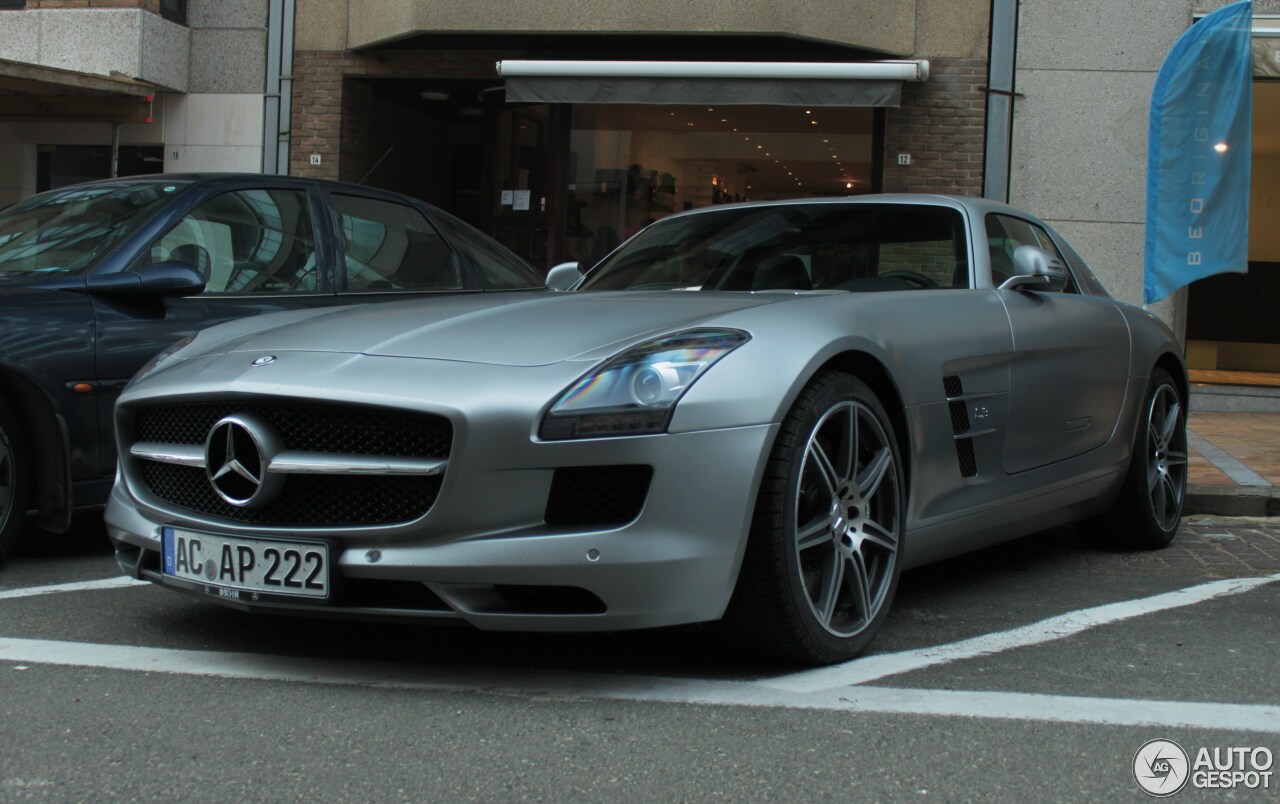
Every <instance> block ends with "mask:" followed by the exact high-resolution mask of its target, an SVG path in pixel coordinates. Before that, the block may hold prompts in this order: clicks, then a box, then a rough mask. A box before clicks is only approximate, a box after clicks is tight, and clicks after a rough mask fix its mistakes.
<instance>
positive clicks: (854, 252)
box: [579, 203, 969, 291]
mask: <svg viewBox="0 0 1280 804" xmlns="http://www.w3.org/2000/svg"><path fill="white" fill-rule="evenodd" d="M965 243H966V239H965V232H964V221H963V218H962V217H961V215H960V212H959V211H958V210H955V209H951V208H949V207H940V206H927V205H914V204H867V203H861V204H834V203H818V204H776V205H760V206H742V207H726V208H724V209H719V210H706V211H700V212H696V213H693V214H691V215H677V216H673V217H671V218H666V219H663V220H661V221H659V222H657V223H655V224H652V225H651V226H649V227H648V228H647V229H645V230H644V231H642V232H640V233H639V234H638V235H636V236H635V237H633V238H632V239H631V240H630V241H628V242H627V243H626V244H624V245H623V246H622V247H621V248H620V249H619V250H618V251H616V252H614V253H613V254H612V255H610V256H609V257H608V258H606V259H605V261H604V262H602V263H601V264H600V265H598V266H597V267H596V268H595V269H594V270H592V271H591V273H589V274H588V275H587V278H586V281H584V282H583V284H582V286H581V287H580V288H579V289H580V290H686V291H690V290H737V291H765V290H787V291H805V290H848V291H877V290H909V289H913V288H937V287H944V288H952V287H961V288H963V287H969V264H968V263H969V261H968V250H967V248H966V246H965Z"/></svg>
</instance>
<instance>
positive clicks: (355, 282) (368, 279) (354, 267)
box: [332, 194, 462, 291]
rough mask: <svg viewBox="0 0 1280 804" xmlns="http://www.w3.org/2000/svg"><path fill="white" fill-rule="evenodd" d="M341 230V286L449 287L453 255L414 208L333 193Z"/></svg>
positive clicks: (458, 281) (456, 282) (455, 271)
mask: <svg viewBox="0 0 1280 804" xmlns="http://www.w3.org/2000/svg"><path fill="white" fill-rule="evenodd" d="M332 203H333V207H334V209H335V210H336V211H337V213H338V225H339V231H341V233H342V245H343V253H344V256H345V263H346V273H347V290H353V291H379V290H454V289H457V288H460V287H462V272H461V271H460V270H459V265H458V258H457V257H456V256H455V255H454V253H453V251H452V250H451V249H450V248H449V246H448V244H447V243H445V242H444V240H443V239H441V237H440V235H439V233H437V232H436V230H435V229H434V228H432V226H431V224H430V222H428V221H427V218H426V216H425V215H423V214H422V213H421V212H420V211H418V210H417V209H414V208H413V207H410V206H406V205H404V204H397V203H394V202H391V201H382V200H380V199H376V198H362V197H360V196H355V195H336V194H335V195H333V196H332Z"/></svg>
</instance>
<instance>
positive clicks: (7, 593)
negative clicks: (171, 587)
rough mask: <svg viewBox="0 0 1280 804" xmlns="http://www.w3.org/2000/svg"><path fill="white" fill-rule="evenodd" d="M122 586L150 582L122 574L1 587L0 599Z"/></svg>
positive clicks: (142, 584) (140, 584)
mask: <svg viewBox="0 0 1280 804" xmlns="http://www.w3.org/2000/svg"><path fill="white" fill-rule="evenodd" d="M121 586H149V584H148V583H147V582H146V581H135V580H134V579H132V578H128V577H126V576H124V575H121V576H119V577H116V578H103V579H102V580H100V581H78V582H76V583H58V584H53V585H51V586H28V587H26V588H24V589H0V600H11V599H13V598H15V597H36V596H38V595H54V594H57V593H59V592H85V591H90V590H94V589H118V588H119V587H121Z"/></svg>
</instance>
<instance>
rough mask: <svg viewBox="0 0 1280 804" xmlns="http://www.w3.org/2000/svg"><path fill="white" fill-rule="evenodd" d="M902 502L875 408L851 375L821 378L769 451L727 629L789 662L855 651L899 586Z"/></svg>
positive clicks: (890, 444) (888, 435) (894, 449)
mask: <svg viewBox="0 0 1280 804" xmlns="http://www.w3.org/2000/svg"><path fill="white" fill-rule="evenodd" d="M905 500H906V492H905V481H904V479H903V472H902V465H901V461H900V459H899V455H898V445H897V440H896V439H895V438H894V432H893V425H892V423H891V422H890V420H889V417H888V415H887V414H886V413H885V410H884V407H883V406H882V405H881V404H880V401H879V400H878V399H877V398H876V396H875V394H874V393H873V392H872V391H871V389H870V388H869V387H868V386H867V385H866V384H865V383H864V382H862V381H861V380H859V379H857V378H856V377H853V376H851V375H849V374H845V373H841V372H830V373H826V374H822V375H819V376H818V377H817V378H815V379H814V380H813V382H811V383H810V384H809V385H808V386H807V387H806V388H805V389H804V391H803V392H802V393H801V395H800V398H799V400H797V402H796V404H795V406H794V407H793V408H792V410H791V411H790V413H788V414H787V417H786V419H784V421H783V423H782V428H781V430H780V431H779V434H778V439H777V441H776V443H775V444H774V447H773V451H772V453H771V454H770V457H769V463H768V466H767V468H766V470H765V476H764V479H763V480H762V483H761V488H760V493H759V496H758V498H757V501H756V510H755V517H754V519H753V522H752V527H751V535H750V539H749V541H748V543H747V552H746V556H745V557H744V559H743V566H742V571H741V574H740V576H739V579H738V584H737V586H736V588H735V590H734V594H733V599H732V600H731V601H730V604H729V613H728V619H729V620H730V622H731V623H733V624H734V625H736V626H737V629H738V631H739V632H740V633H743V634H745V635H746V636H747V637H748V638H749V639H751V641H753V642H755V643H756V644H758V645H760V646H761V647H763V648H765V649H766V650H768V651H770V652H772V653H774V654H777V655H779V656H782V657H784V658H788V659H791V660H795V661H800V662H806V663H815V664H826V663H832V662H838V661H845V660H848V659H852V658H853V657H855V656H857V655H858V654H859V653H861V652H862V651H863V650H864V649H865V648H866V647H867V645H868V644H870V642H871V640H872V638H873V637H874V636H875V634H876V632H877V631H878V630H879V629H880V626H881V625H882V624H883V622H884V619H885V617H886V616H887V613H888V611H889V606H890V603H891V602H892V600H893V595H894V592H895V591H896V589H897V585H898V576H899V574H900V571H901V560H900V556H901V551H902V544H903V536H904V533H903V530H904V520H905V508H906V506H905Z"/></svg>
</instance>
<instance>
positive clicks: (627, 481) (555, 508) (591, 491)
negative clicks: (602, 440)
mask: <svg viewBox="0 0 1280 804" xmlns="http://www.w3.org/2000/svg"><path fill="white" fill-rule="evenodd" d="M652 479H653V467H651V466H575V467H570V468H565V469H557V470H556V474H555V477H554V479H552V481H551V495H550V496H549V497H548V499H547V512H546V516H545V518H546V522H547V524H548V525H552V526H554V527H600V526H616V525H625V524H626V523H628V522H630V521H631V520H633V519H635V518H636V517H638V516H640V509H641V508H643V507H644V501H645V497H647V496H648V495H649V482H650V481H651V480H652Z"/></svg>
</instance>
